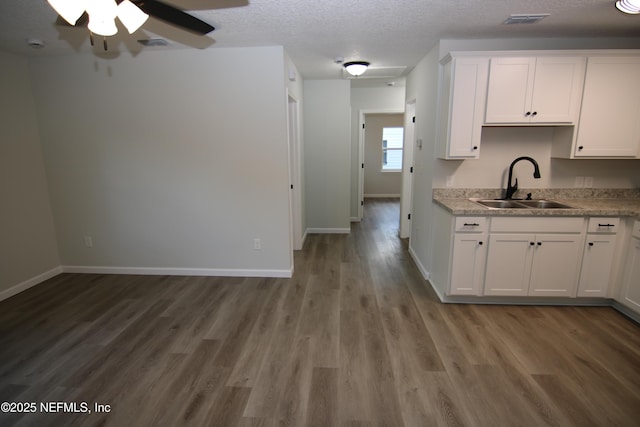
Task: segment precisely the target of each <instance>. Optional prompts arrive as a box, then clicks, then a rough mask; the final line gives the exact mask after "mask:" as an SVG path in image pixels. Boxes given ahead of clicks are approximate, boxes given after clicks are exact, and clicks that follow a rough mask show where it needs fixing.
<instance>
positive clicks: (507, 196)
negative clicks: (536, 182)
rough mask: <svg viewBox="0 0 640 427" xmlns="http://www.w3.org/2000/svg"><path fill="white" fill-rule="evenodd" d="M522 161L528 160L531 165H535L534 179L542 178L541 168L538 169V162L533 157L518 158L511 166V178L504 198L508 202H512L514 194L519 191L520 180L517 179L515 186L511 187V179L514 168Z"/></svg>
mask: <svg viewBox="0 0 640 427" xmlns="http://www.w3.org/2000/svg"><path fill="white" fill-rule="evenodd" d="M520 160H528V161H530V162H531V163H533V167H534V170H533V177H534V178H536V179H538V178H540V168H539V167H538V162H536V161H535V160H533V159H532V158H531V157H527V156H523V157H518V158H517V159H515V160H514V161H513V162H511V166H509V178H508V180H507V192H506V194H505V196H504V198H505V199H506V200H511V198H512V197H513V195H514V193H515V192H516V191H517V190H518V178H516V183H515V184H514V185H511V177H512V175H513V167H514V166H515V164H516V163H518V162H519V161H520Z"/></svg>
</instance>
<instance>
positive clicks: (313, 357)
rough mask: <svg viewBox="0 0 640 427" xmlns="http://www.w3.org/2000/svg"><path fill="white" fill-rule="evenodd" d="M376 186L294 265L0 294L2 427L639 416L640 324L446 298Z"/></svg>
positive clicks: (73, 278) (478, 422)
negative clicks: (259, 274) (53, 407)
mask: <svg viewBox="0 0 640 427" xmlns="http://www.w3.org/2000/svg"><path fill="white" fill-rule="evenodd" d="M396 206H397V203H395V201H394V202H390V201H387V200H384V199H368V200H367V201H366V206H365V217H364V219H363V220H362V222H361V223H354V224H352V232H351V233H350V234H348V235H347V234H327V235H310V236H308V238H307V240H306V243H305V246H304V248H303V250H302V251H299V252H297V253H296V254H295V262H296V271H295V274H294V277H293V278H291V279H272V278H223V277H179V276H116V275H111V276H110V275H81V274H64V275H60V276H58V277H55V278H53V279H51V280H49V281H47V282H45V283H43V284H42V285H40V286H37V287H35V288H32V289H30V290H28V291H26V292H24V293H21V294H19V295H16V296H15V297H13V298H11V299H8V300H6V301H3V302H0V398H1V399H0V401H3V402H4V401H10V402H47V401H61V402H88V403H89V404H90V405H91V407H93V404H94V403H100V404H108V405H110V412H109V413H95V412H94V413H91V414H89V413H87V414H84V413H56V414H52V413H42V412H37V413H34V414H17V413H16V414H0V425H3V426H4V425H14V424H15V425H40V426H46V425H49V426H60V425H74V426H75V425H87V426H89V425H107V426H146V425H148V426H174V425H175V426H178V425H180V426H182V425H194V426H205V425H206V426H209V425H215V426H305V425H306V426H323V427H324V426H394V427H398V426H440V425H467V426H491V427H494V426H507V425H508V426H514V425H521V426H532V425H551V426H553V425H555V426H562V427H564V426H580V427H583V426H603V425H618V426H629V427H631V426H636V425H637V420H638V419H640V327H639V326H638V325H636V324H634V323H632V322H630V321H629V320H627V319H626V318H624V317H623V316H621V315H620V314H618V313H617V312H615V311H614V310H612V309H610V308H602V307H600V308H576V307H572V308H565V307H535V306H528V307H524V306H475V305H443V304H440V303H439V302H438V301H437V298H436V297H435V294H434V293H433V292H432V291H431V289H430V287H429V285H428V283H426V282H425V281H424V279H423V278H422V277H421V275H420V273H419V272H418V270H417V269H416V267H415V265H414V264H413V261H412V260H411V259H410V257H409V255H408V253H407V248H406V242H403V241H401V240H400V239H399V238H398V237H397V227H398V213H397V207H396Z"/></svg>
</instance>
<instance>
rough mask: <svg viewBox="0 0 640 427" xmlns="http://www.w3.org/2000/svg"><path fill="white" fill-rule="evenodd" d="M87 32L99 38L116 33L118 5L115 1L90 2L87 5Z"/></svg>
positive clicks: (94, 0) (100, 0)
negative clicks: (97, 35) (99, 36)
mask: <svg viewBox="0 0 640 427" xmlns="http://www.w3.org/2000/svg"><path fill="white" fill-rule="evenodd" d="M87 13H88V14H89V25H88V28H89V31H91V32H92V33H94V34H99V35H101V36H113V35H115V34H116V33H117V32H118V27H116V16H117V15H118V5H116V2H115V0H92V1H89V2H88V3H87Z"/></svg>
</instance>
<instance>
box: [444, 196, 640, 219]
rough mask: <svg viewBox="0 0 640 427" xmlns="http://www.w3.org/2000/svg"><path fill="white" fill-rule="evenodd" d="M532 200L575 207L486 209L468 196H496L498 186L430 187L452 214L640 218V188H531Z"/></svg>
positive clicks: (489, 197) (493, 197)
mask: <svg viewBox="0 0 640 427" xmlns="http://www.w3.org/2000/svg"><path fill="white" fill-rule="evenodd" d="M527 193H532V197H533V198H534V199H545V200H555V201H557V202H560V203H564V204H566V205H569V206H572V207H574V208H575V209H489V208H487V207H484V206H482V205H479V204H477V203H474V202H472V201H471V200H469V198H485V199H496V198H500V197H501V190H500V189H495V190H494V189H434V190H433V200H434V201H435V202H436V203H437V204H438V205H440V206H442V207H443V208H445V209H446V210H447V211H449V212H451V213H452V214H453V215H482V216H502V215H508V216H626V217H632V218H635V219H638V220H640V189H633V190H618V189H615V190H607V189H531V190H526V189H525V190H520V191H519V192H518V197H522V198H524V197H526V194H527Z"/></svg>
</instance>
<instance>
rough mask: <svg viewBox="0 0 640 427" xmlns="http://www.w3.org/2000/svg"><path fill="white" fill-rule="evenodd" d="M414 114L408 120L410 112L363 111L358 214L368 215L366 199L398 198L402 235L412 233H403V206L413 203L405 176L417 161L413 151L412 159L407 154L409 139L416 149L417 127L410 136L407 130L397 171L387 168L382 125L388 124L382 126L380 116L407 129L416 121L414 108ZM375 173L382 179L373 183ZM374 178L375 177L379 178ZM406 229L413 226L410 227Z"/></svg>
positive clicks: (361, 116) (396, 219) (397, 218)
mask: <svg viewBox="0 0 640 427" xmlns="http://www.w3.org/2000/svg"><path fill="white" fill-rule="evenodd" d="M410 115H411V117H410V118H409V119H407V114H405V112H404V111H402V110H360V111H359V126H358V130H359V135H358V136H359V138H358V142H359V150H358V160H359V162H358V165H359V168H358V200H359V201H360V203H359V205H360V206H359V211H358V215H359V218H360V219H361V220H362V219H363V218H364V215H365V213H364V207H365V205H366V204H365V198H367V199H368V200H370V201H372V200H374V199H376V198H380V199H382V198H384V199H386V202H389V200H390V199H391V200H393V199H395V200H396V202H397V203H398V205H399V206H398V212H399V213H398V214H397V215H396V217H395V221H396V227H397V228H396V229H397V230H398V234H399V235H400V236H401V237H408V234H407V236H403V233H402V231H403V230H402V224H403V221H402V220H401V215H400V212H402V208H401V206H405V205H406V204H409V206H410V204H411V190H410V188H409V187H408V185H407V184H406V183H405V182H404V181H405V180H406V177H405V175H406V174H407V171H408V170H409V169H410V168H411V166H412V163H413V151H412V150H410V151H409V154H410V156H409V157H408V158H407V155H406V152H407V150H406V146H407V141H410V142H409V145H410V146H411V147H410V148H413V147H412V145H413V144H412V141H413V126H411V132H412V133H411V134H410V135H407V134H406V131H405V132H404V133H405V135H404V138H403V155H402V168H401V169H400V170H396V171H383V138H382V128H383V127H384V125H380V122H379V119H381V120H382V123H384V119H385V118H388V119H390V120H389V122H388V126H389V127H400V128H403V130H405V129H406V128H407V127H406V122H407V120H409V121H410V122H411V123H413V121H412V118H413V110H411V112H410ZM394 120H395V121H394ZM367 140H368V141H369V142H367ZM371 141H373V142H371ZM372 152H373V154H372ZM372 175H373V176H374V177H377V178H378V181H377V182H376V183H373V185H369V184H370V182H369V181H368V180H369V179H370V178H371V176H372ZM373 179H374V180H375V179H376V178H373ZM369 205H371V204H369ZM406 228H407V229H410V227H406Z"/></svg>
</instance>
